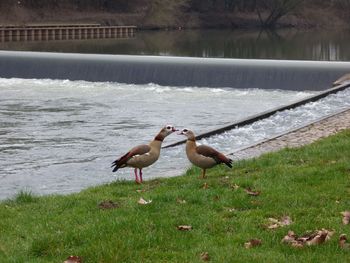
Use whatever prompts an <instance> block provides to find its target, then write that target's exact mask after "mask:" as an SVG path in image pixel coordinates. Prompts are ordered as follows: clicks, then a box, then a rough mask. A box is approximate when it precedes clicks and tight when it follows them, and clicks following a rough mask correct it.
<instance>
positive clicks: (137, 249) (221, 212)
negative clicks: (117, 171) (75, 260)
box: [0, 131, 350, 262]
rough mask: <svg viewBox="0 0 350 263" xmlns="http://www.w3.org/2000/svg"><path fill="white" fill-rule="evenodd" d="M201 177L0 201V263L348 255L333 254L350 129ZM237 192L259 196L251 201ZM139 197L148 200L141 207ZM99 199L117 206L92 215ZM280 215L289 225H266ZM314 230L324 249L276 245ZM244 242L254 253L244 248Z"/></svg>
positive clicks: (344, 196) (348, 171)
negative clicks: (322, 236)
mask: <svg viewBox="0 0 350 263" xmlns="http://www.w3.org/2000/svg"><path fill="white" fill-rule="evenodd" d="M199 174H200V171H199V169H197V168H192V169H190V170H189V171H188V172H187V173H186V174H185V175H184V176H180V177H175V178H168V179H157V180H152V181H149V182H146V183H145V184H144V185H142V186H138V185H135V184H134V183H133V182H125V181H121V182H115V183H111V184H108V185H103V186H98V187H94V188H89V189H87V190H84V191H82V192H80V193H77V194H71V195H67V196H56V195H52V196H45V197H36V196H33V195H32V194H31V193H26V192H21V193H20V194H18V195H17V196H16V197H15V198H14V199H13V200H7V201H4V202H2V203H0V218H1V220H0V262H63V261H64V260H65V259H66V258H67V257H68V256H69V255H77V256H80V257H81V258H82V259H83V260H84V262H203V261H202V260H201V258H200V254H201V253H202V252H208V253H209V256H210V262H287V261H288V262H347V260H348V258H349V253H350V251H347V250H342V249H340V248H339V246H338V237H339V235H340V234H342V233H345V234H348V235H349V234H350V228H349V226H346V225H343V224H342V221H341V219H342V217H341V215H340V212H342V211H345V210H349V208H350V199H349V194H350V180H349V179H350V131H345V132H342V133H340V134H338V135H336V136H332V137H330V138H327V139H324V140H322V141H319V142H316V143H314V144H312V145H309V146H306V147H303V148H298V149H285V150H282V151H280V152H278V153H271V154H266V155H264V156H262V157H260V158H257V159H254V160H249V161H241V162H238V163H236V164H235V166H234V168H233V169H232V170H229V169H227V168H226V167H224V166H220V167H217V168H215V169H211V170H210V171H209V173H208V177H207V179H205V180H202V179H198V176H199ZM204 183H207V185H208V188H207V189H205V188H203V185H204ZM235 184H237V185H239V186H240V187H239V188H238V189H234V187H232V186H233V185H235ZM245 187H251V188H252V189H256V190H259V191H261V194H260V195H259V196H249V195H247V193H246V192H245V191H244V188H245ZM139 189H142V190H143V192H138V191H136V190H139ZM140 197H143V198H144V199H146V200H148V199H152V200H153V201H152V203H151V204H149V205H139V204H138V203H137V201H138V200H139V199H140ZM104 200H112V201H113V202H115V203H117V204H118V205H119V206H118V207H117V208H114V209H100V208H99V207H98V204H99V203H101V202H102V201H104ZM179 200H186V203H181V202H179ZM231 208H234V209H235V210H234V211H231V210H230V209H231ZM284 215H288V216H290V217H291V218H292V220H293V224H292V225H290V226H285V227H281V228H278V229H276V230H267V229H266V228H265V227H264V224H266V222H267V219H268V218H269V217H274V218H279V217H282V216H284ZM178 225H191V226H192V227H193V229H192V230H191V231H179V230H177V228H176V227H177V226H178ZM321 228H326V229H333V230H335V231H336V232H335V234H334V236H333V237H332V239H331V240H330V241H328V242H327V243H325V244H322V245H318V246H313V247H305V248H303V249H297V248H292V247H290V246H287V245H285V244H281V239H282V238H283V237H284V236H285V235H286V234H287V232H288V230H293V231H294V232H295V233H296V234H298V235H301V234H303V233H305V232H306V231H308V230H316V229H321ZM252 238H258V239H261V240H262V245H261V246H259V247H255V248H251V249H246V248H245V247H244V243H245V242H247V241H248V240H250V239H252Z"/></svg>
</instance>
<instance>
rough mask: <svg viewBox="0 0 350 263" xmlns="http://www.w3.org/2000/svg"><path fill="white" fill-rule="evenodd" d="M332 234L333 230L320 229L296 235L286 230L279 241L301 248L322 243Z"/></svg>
mask: <svg viewBox="0 0 350 263" xmlns="http://www.w3.org/2000/svg"><path fill="white" fill-rule="evenodd" d="M333 234H334V231H331V230H327V229H321V230H316V231H314V232H310V233H306V234H304V235H303V236H301V237H298V236H297V235H296V234H295V233H294V232H293V231H288V234H287V235H286V236H285V237H284V238H283V239H282V241H281V242H282V243H285V244H289V245H291V246H292V247H297V248H302V247H305V246H313V245H320V244H323V243H324V242H326V241H328V240H329V239H330V238H331V237H332V236H333Z"/></svg>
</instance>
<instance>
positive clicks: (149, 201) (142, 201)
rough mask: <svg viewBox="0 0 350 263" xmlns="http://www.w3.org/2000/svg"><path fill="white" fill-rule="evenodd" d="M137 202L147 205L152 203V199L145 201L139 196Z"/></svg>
mask: <svg viewBox="0 0 350 263" xmlns="http://www.w3.org/2000/svg"><path fill="white" fill-rule="evenodd" d="M137 203H138V204H139V205H148V204H150V203H152V200H148V201H146V200H145V199H143V198H142V197H141V198H140V199H139V201H137Z"/></svg>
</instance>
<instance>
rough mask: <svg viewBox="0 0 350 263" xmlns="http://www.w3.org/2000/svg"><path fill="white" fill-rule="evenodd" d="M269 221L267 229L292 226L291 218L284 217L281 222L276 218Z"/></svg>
mask: <svg viewBox="0 0 350 263" xmlns="http://www.w3.org/2000/svg"><path fill="white" fill-rule="evenodd" d="M268 220H269V224H268V225H267V226H266V228H267V229H276V228H279V227H284V226H289V225H290V224H292V219H291V218H290V217H289V216H284V217H282V218H281V219H280V220H278V219H276V218H269V219H268Z"/></svg>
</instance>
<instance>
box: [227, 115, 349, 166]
mask: <svg viewBox="0 0 350 263" xmlns="http://www.w3.org/2000/svg"><path fill="white" fill-rule="evenodd" d="M345 129H350V109H347V110H345V111H342V112H340V113H338V114H335V115H333V116H330V117H326V118H323V119H321V120H319V121H316V122H314V123H312V124H310V125H307V126H305V127H302V128H299V129H296V130H293V131H291V132H287V133H285V134H283V135H279V136H276V137H274V138H271V139H268V140H264V141H261V142H259V143H257V144H254V145H251V146H248V147H247V148H244V149H240V150H237V151H235V152H233V153H232V154H231V155H233V159H234V160H241V159H249V158H253V157H257V156H259V155H261V154H263V153H267V152H273V151H278V150H280V149H282V148H285V147H290V148H291V147H300V146H303V145H306V144H310V143H312V142H314V141H316V140H318V139H320V138H324V137H328V136H330V135H333V134H336V133H337V132H339V131H341V130H345Z"/></svg>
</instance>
